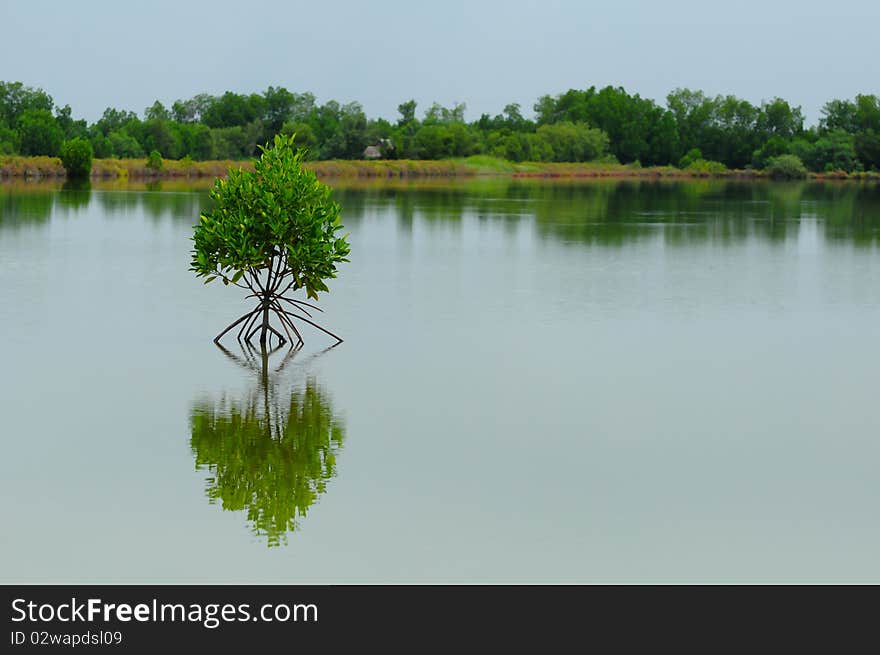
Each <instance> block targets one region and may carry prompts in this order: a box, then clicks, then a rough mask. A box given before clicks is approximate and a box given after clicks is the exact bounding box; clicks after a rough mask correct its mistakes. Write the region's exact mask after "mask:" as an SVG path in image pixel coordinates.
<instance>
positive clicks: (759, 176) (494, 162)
mask: <svg viewBox="0 0 880 655" xmlns="http://www.w3.org/2000/svg"><path fill="white" fill-rule="evenodd" d="M146 163H147V160H146V159H95V160H94V161H93V164H92V172H91V175H90V179H91V180H126V179H132V180H138V181H147V182H149V181H159V180H183V179H204V178H215V177H222V176H224V175H225V174H226V171H227V169H228V168H230V167H236V168H238V167H241V168H245V169H252V168H253V162H252V161H250V160H248V161H230V160H212V161H198V162H197V161H190V160H163V161H162V168H161V169H160V170H153V169H150V168H148V167H147V165H146ZM304 167H305V168H307V169H310V170H313V171H315V173H316V175H317V176H318V177H320V178H325V179H333V178H362V179H375V180H380V179H420V178H474V177H509V178H514V179H589V178H611V179H615V178H616V179H625V178H638V179H706V178H714V179H744V180H751V179H755V180H770V179H772V178H771V177H770V176H769V175H767V174H765V173H764V172H763V171H757V170H725V171H716V172H712V173H709V172H706V171H694V170H688V169H679V168H675V167H673V166H651V167H641V166H638V165H633V164H608V163H590V162H585V163H547V162H522V163H513V162H507V161H504V160H500V159H494V158H489V157H479V156H478V157H472V158H468V159H442V160H412V159H389V160H329V161H311V162H305V163H304ZM66 177H67V176H66V174H65V171H64V167H63V166H62V165H61V160H60V159H59V158H58V157H23V156H18V155H6V156H0V181H2V180H22V179H23V180H34V181H37V180H52V179H55V180H64V179H66ZM805 179H807V180H816V181H821V180H856V181H880V172H877V171H867V172H852V173H847V172H845V171H832V172H824V173H813V172H809V173H807V177H806V178H805Z"/></svg>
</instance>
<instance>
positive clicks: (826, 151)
mask: <svg viewBox="0 0 880 655" xmlns="http://www.w3.org/2000/svg"><path fill="white" fill-rule="evenodd" d="M807 157H808V158H807V160H806V163H807V164H808V165H809V166H810V168H811V169H812V170H814V171H847V172H849V171H854V170H857V169H858V168H859V160H858V156H857V155H856V149H855V138H854V137H853V135H852V134H849V133H847V132H845V131H843V130H833V131H831V132H828V133H827V134H825V135H823V136H822V137H820V138H819V139H818V140H817V141H816V143H814V144H813V147H812V149H811V151H810V153H809V154H808V156H807Z"/></svg>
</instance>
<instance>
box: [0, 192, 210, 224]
mask: <svg viewBox="0 0 880 655" xmlns="http://www.w3.org/2000/svg"><path fill="white" fill-rule="evenodd" d="M93 201H94V202H97V203H98V204H99V205H100V206H101V208H102V209H103V210H105V211H106V212H107V214H108V215H110V216H116V217H119V216H123V215H125V214H128V213H135V212H141V211H142V212H143V213H144V214H145V215H146V216H147V217H149V218H151V219H154V220H160V219H166V218H171V219H175V220H181V221H188V222H190V223H191V222H193V221H194V220H195V219H194V218H193V217H197V216H198V215H199V214H200V213H201V212H202V211H204V210H205V209H206V208H207V207H208V205H209V204H210V198H209V197H208V192H207V191H201V192H197V193H194V192H191V191H189V192H181V193H153V192H150V191H115V190H100V189H99V190H97V191H95V190H93V187H92V185H91V184H88V183H85V184H82V183H72V182H65V183H64V184H47V185H42V184H41V185H28V184H23V185H7V184H3V185H0V229H4V228H13V227H17V226H22V225H26V224H34V223H42V222H46V221H48V220H49V219H50V217H51V216H52V213H53V211H55V209H61V210H65V211H66V210H79V209H85V208H86V207H88V206H89V205H90V204H91V203H92V202H93Z"/></svg>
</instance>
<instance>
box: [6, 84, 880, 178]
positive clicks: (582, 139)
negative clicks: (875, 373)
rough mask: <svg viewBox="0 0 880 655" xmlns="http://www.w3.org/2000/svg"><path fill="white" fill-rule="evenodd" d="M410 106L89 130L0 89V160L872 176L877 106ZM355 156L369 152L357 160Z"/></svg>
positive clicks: (861, 98) (693, 95)
mask: <svg viewBox="0 0 880 655" xmlns="http://www.w3.org/2000/svg"><path fill="white" fill-rule="evenodd" d="M416 108H417V106H416V103H415V101H412V100H410V101H408V102H404V103H402V104H401V105H399V107H398V111H399V116H397V117H395V118H394V119H392V120H388V119H385V118H368V117H367V116H366V114H365V113H364V111H363V108H362V107H361V105H360V104H358V103H357V102H351V103H348V104H340V103H338V102H336V101H333V100H330V101H328V102H326V103H324V104H319V103H318V102H317V101H316V98H315V96H314V95H312V94H311V93H293V92H290V91H288V90H287V89H285V88H283V87H271V86H270V87H269V88H268V89H266V90H265V91H264V92H262V93H250V94H239V93H233V92H226V93H224V94H223V95H220V96H212V95H208V94H199V95H196V96H194V97H193V98H190V99H188V100H177V101H176V102H174V103H173V104H172V105H171V107H170V108H168V107H166V106H164V105H163V104H162V103H161V102H159V101H158V100H157V101H156V102H155V103H154V104H153V105H152V106H150V107H148V108H147V109H146V110H145V111H144V114H143V117H141V116H139V115H138V114H136V113H135V112H132V111H128V110H120V109H116V108H112V107H111V108H107V109H106V110H105V111H104V114H103V115H102V117H101V118H100V119H99V120H98V121H96V122H95V123H93V124H91V125H89V124H87V123H86V121H84V120H77V119H74V118H73V117H72V115H71V110H70V107H69V106H64V107H56V106H55V104H54V101H53V99H52V98H51V96H49V95H48V94H47V93H45V92H44V91H42V90H41V89H32V88H29V87H25V86H24V85H22V84H21V83H20V82H0V155H2V154H4V153H5V154H24V155H50V156H56V155H57V154H58V151H59V149H60V146H61V143H62V142H63V141H64V140H65V139H71V138H74V137H77V136H81V137H86V138H87V139H88V140H89V141H90V142H91V144H92V148H93V149H94V153H95V156H96V157H98V158H112V157H116V158H141V157H145V156H146V155H147V154H148V153H150V152H152V151H157V152H159V153H160V154H161V156H162V157H164V158H166V159H183V158H190V159H192V160H198V161H204V160H216V159H247V158H249V157H251V156H253V155H254V154H255V149H256V147H257V145H259V144H261V143H265V142H267V141H270V140H271V138H272V136H273V135H275V134H277V133H296V135H297V141H298V142H299V144H300V145H302V146H306V147H308V148H309V150H310V152H311V155H312V157H313V158H316V159H323V160H328V159H361V158H363V157H364V156H365V155H366V154H367V153H368V152H369V155H370V156H378V157H382V158H406V159H441V158H449V157H466V156H470V155H475V154H482V153H485V154H488V155H493V156H495V157H500V158H503V159H507V160H510V161H517V162H520V161H534V162H579V161H590V160H595V159H597V158H602V157H606V156H607V157H609V158H610V159H616V160H618V161H620V162H621V163H630V162H640V163H641V164H643V165H674V166H683V167H690V168H694V169H695V170H701V171H706V172H711V171H712V170H716V168H715V167H713V166H712V165H709V163H710V162H720V164H721V165H723V166H727V167H730V168H744V167H748V166H752V167H755V168H764V167H765V166H767V165H768V164H770V163H771V161H772V160H774V158H777V157H779V156H780V155H784V154H791V155H795V156H797V157H799V158H800V159H801V160H803V162H804V163H805V164H806V165H807V166H808V167H809V168H811V169H812V170H814V171H825V170H845V171H853V170H870V169H875V170H876V169H878V168H880V98H878V97H877V96H874V95H858V96H856V98H855V99H854V100H831V101H830V102H828V103H826V104H825V106H824V108H823V117H822V120H821V121H820V122H819V124H818V125H817V126H814V127H811V128H809V129H807V128H805V126H804V117H803V113H802V111H801V109H800V107H797V106H794V105H791V104H790V103H788V102H787V101H786V100H783V99H780V98H774V99H772V100H770V101H765V102H762V103H761V104H759V105H754V104H752V103H750V102H748V101H746V100H743V99H741V98H737V97H735V96H732V95H728V96H716V97H710V96H707V95H705V94H704V93H702V92H700V91H692V90H689V89H676V90H675V91H673V92H672V93H670V94H669V95H668V96H667V98H666V103H665V105H661V104H658V103H656V102H654V101H653V100H650V99H648V98H642V97H640V96H639V95H638V94H630V93H628V92H627V91H626V90H624V89H623V88H620V87H611V86H609V87H605V88H603V89H596V88H595V87H590V88H588V89H584V90H577V89H572V90H569V91H566V92H565V93H562V94H560V95H557V96H549V95H546V96H543V97H541V98H539V99H538V100H537V102H536V103H535V104H534V112H535V114H534V118H527V117H525V116H524V115H523V113H522V111H521V107H520V106H519V105H517V104H509V105H507V106H506V107H505V108H504V110H503V111H502V112H501V113H500V114H498V115H496V116H491V115H489V114H483V115H482V116H480V118H479V119H478V120H476V121H472V122H468V121H466V120H465V118H464V110H465V105H463V104H457V105H455V106H453V107H451V108H447V107H442V106H440V105H438V104H437V103H434V104H433V105H432V106H431V107H429V108H428V110H427V111H426V112H425V113H424V114H423V116H422V117H421V118H418V117H417V115H416ZM368 146H373V148H372V149H371V150H370V151H367V147H368Z"/></svg>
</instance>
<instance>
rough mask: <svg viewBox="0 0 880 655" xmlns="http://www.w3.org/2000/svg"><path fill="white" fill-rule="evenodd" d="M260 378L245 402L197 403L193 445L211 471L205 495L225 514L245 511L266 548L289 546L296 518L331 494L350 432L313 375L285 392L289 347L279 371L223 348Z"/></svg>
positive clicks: (253, 355) (248, 353) (254, 356)
mask: <svg viewBox="0 0 880 655" xmlns="http://www.w3.org/2000/svg"><path fill="white" fill-rule="evenodd" d="M221 350H223V351H224V353H225V354H226V355H227V356H229V357H230V358H232V359H234V360H235V361H237V362H238V363H240V364H242V365H244V366H247V367H248V368H251V369H253V370H255V371H258V373H259V383H258V384H257V385H256V386H255V387H254V388H253V389H251V390H250V391H249V392H248V393H247V394H246V395H245V396H244V397H243V398H241V399H240V400H228V399H226V398H223V399H221V400H220V401H219V402H216V403H213V402H199V403H196V404H195V405H194V407H193V410H192V414H191V421H190V424H191V437H190V447H191V449H192V452H193V455H195V458H196V468H197V469H199V470H206V471H208V472H209V473H210V476H209V477H208V479H207V488H206V492H207V495H208V498H209V499H210V501H211V502H212V503H217V502H219V503H220V505H221V506H222V507H223V509H226V510H231V511H241V510H245V511H246V512H247V520H248V522H249V523H250V524H251V528H252V530H253V532H254V534H256V535H258V536H260V537H265V538H266V541H267V544H268V545H269V546H270V547H271V546H278V545H281V544H286V543H287V533H288V532H293V531H294V530H296V529H297V528H298V527H299V525H298V522H297V521H298V519H300V518H302V517H304V516H305V515H306V513H307V512H308V509H309V507H310V506H311V505H312V504H313V503H314V502H315V501H316V500H317V499H318V497H319V496H320V495H321V494H323V493H324V492H325V491H326V488H327V482H328V480H330V478H332V477H334V476H335V474H336V456H337V453H338V452H339V449H340V448H341V447H342V442H343V440H344V438H345V428H344V426H343V424H342V422H341V421H340V420H339V419H338V418H337V417H336V416H335V415H334V413H333V409H332V407H331V405H330V400H329V398H328V397H327V395H326V393H325V392H324V391H323V390H322V389H321V387H320V386H319V385H318V384H317V382H316V381H315V379H314V378H309V379H307V381H306V383H305V385H304V386H303V387H301V388H296V389H293V390H292V391H281V389H280V386H281V385H280V384H279V382H278V374H279V373H280V372H281V370H282V369H283V368H284V366H285V364H287V363H288V362H289V361H290V360H291V359H293V357H295V355H296V354H297V351H296V350H290V351H289V352H288V355H287V357H285V360H284V361H283V362H282V364H281V366H279V367H278V368H277V369H276V370H275V371H274V372H272V373H270V371H269V361H268V360H269V355H270V354H271V353H268V352H266V351H262V352H259V351H255V350H253V349H249V350H245V351H244V353H243V354H244V357H240V356H237V355H234V354H233V353H231V352H229V351H227V350H225V349H223V348H221Z"/></svg>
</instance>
